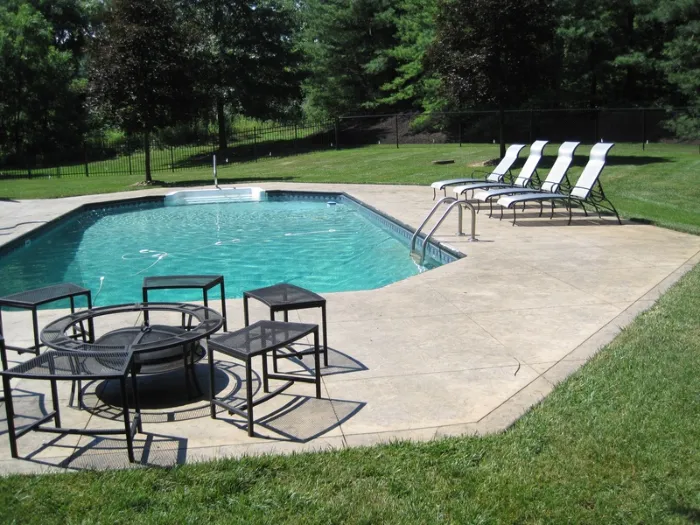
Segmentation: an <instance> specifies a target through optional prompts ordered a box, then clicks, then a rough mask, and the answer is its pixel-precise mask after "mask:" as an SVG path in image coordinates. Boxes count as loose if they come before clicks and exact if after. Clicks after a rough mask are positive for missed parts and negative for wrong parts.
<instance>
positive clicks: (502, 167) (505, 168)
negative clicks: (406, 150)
mask: <svg viewBox="0 0 700 525" xmlns="http://www.w3.org/2000/svg"><path fill="white" fill-rule="evenodd" d="M524 147H525V144H511V145H510V146H509V147H508V149H507V150H506V154H505V156H504V157H503V158H502V159H501V162H499V163H498V166H496V167H495V168H494V169H493V171H492V172H491V175H489V176H488V177H486V180H488V181H491V182H501V181H502V180H503V177H504V176H505V174H506V173H508V172H509V171H510V169H511V168H512V167H513V164H515V161H516V160H518V155H520V152H521V151H522V150H523V148H524Z"/></svg>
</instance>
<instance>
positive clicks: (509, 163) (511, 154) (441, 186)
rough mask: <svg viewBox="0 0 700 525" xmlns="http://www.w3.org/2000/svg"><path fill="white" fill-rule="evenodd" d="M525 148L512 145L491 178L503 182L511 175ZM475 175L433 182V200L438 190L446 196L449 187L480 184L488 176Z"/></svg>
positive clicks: (522, 145) (523, 145) (519, 145)
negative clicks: (468, 183) (497, 177)
mask: <svg viewBox="0 0 700 525" xmlns="http://www.w3.org/2000/svg"><path fill="white" fill-rule="evenodd" d="M524 147H525V144H511V145H510V147H509V148H508V149H507V150H506V154H505V156H504V157H503V159H501V162H499V163H498V166H496V167H495V168H494V169H493V171H492V172H491V174H490V175H489V176H491V175H496V176H500V179H499V180H503V177H505V176H506V175H507V174H508V173H510V169H511V168H512V167H513V164H515V161H516V160H518V155H520V152H521V151H522V149H523V148H524ZM474 173H477V172H476V171H475V172H473V173H472V177H470V178H466V179H450V180H439V181H437V182H433V183H432V184H431V185H430V186H431V187H432V188H433V200H435V197H436V196H437V190H442V191H443V192H444V194H445V195H447V189H446V188H447V187H448V186H456V185H457V184H464V183H466V182H478V181H482V180H485V179H486V175H485V176H484V177H476V178H475V177H474Z"/></svg>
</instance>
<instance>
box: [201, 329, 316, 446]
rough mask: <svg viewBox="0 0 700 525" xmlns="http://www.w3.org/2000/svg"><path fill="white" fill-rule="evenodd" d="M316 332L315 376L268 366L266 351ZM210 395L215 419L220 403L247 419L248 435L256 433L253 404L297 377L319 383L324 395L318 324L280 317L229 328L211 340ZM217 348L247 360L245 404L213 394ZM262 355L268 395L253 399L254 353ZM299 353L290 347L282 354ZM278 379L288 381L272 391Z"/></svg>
mask: <svg viewBox="0 0 700 525" xmlns="http://www.w3.org/2000/svg"><path fill="white" fill-rule="evenodd" d="M309 334H314V348H313V354H314V376H313V377H305V376H299V375H296V374H279V373H273V374H270V373H269V372H268V370H267V354H268V352H274V351H276V350H277V349H279V348H282V347H284V346H288V345H290V344H292V343H294V342H295V341H298V340H299V339H301V338H303V337H306V336H307V335H309ZM208 347H209V396H210V399H211V402H210V410H211V417H212V419H216V407H217V406H220V407H223V408H225V409H226V410H228V411H229V413H235V414H238V415H239V416H242V417H245V418H247V420H248V435H249V436H251V437H252V436H253V435H254V431H253V424H254V418H253V407H254V406H257V405H259V404H260V403H264V402H265V401H267V400H268V399H271V398H273V397H275V396H276V395H278V394H281V393H282V392H284V391H285V390H287V388H289V387H290V386H292V384H293V383H295V382H296V381H300V382H303V383H315V384H316V397H317V398H320V397H321V366H320V365H321V363H320V361H321V360H320V356H319V354H320V352H319V346H318V325H316V324H302V323H282V322H279V321H258V322H257V323H254V324H252V325H250V326H246V327H245V328H242V329H240V330H237V331H235V332H228V333H225V334H222V335H219V336H216V337H212V338H211V339H210V340H209V344H208ZM214 351H217V352H221V353H222V354H225V355H227V356H229V357H233V358H234V359H239V360H241V361H243V362H244V363H245V381H246V403H245V408H240V407H234V406H232V405H231V404H229V403H226V402H224V401H222V400H220V399H217V398H216V397H215V395H214ZM257 356H260V357H262V367H263V368H262V382H263V391H264V392H265V395H263V396H261V397H259V398H258V399H255V400H253V370H252V360H253V358H254V357H257ZM298 356H300V352H294V351H291V353H289V354H284V355H283V356H281V358H282V357H284V358H291V357H298ZM270 379H277V380H282V381H285V383H284V384H283V385H282V386H280V387H279V388H277V389H275V390H273V391H272V392H270V387H269V380H270Z"/></svg>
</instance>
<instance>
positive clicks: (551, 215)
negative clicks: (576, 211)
mask: <svg viewBox="0 0 700 525" xmlns="http://www.w3.org/2000/svg"><path fill="white" fill-rule="evenodd" d="M554 206H555V205H554V201H552V213H550V214H549V218H550V219H553V218H554ZM569 212H571V210H569Z"/></svg>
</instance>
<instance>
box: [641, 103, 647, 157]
mask: <svg viewBox="0 0 700 525" xmlns="http://www.w3.org/2000/svg"><path fill="white" fill-rule="evenodd" d="M646 143H647V110H646V108H644V109H643V110H642V151H644V150H645V149H646Z"/></svg>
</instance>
